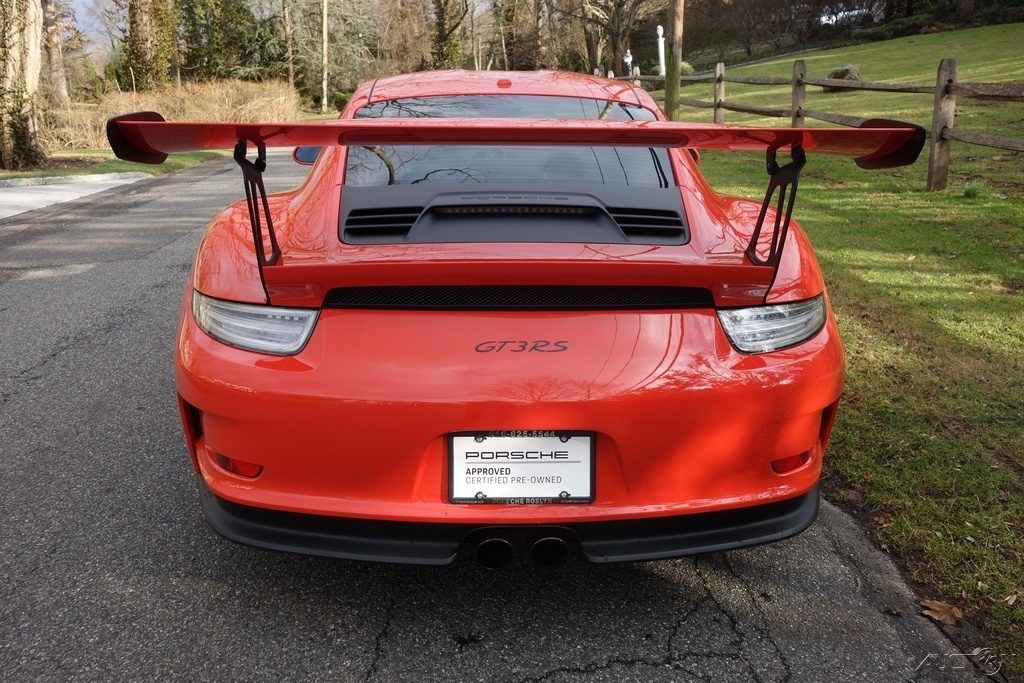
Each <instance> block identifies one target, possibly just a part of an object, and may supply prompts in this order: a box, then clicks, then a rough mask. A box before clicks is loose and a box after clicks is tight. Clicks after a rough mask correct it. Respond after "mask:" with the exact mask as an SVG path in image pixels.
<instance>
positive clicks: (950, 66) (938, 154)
mask: <svg viewBox="0 0 1024 683" xmlns="http://www.w3.org/2000/svg"><path fill="white" fill-rule="evenodd" d="M954 83H956V60H955V59H943V60H942V61H941V62H939V71H938V75H937V76H936V77H935V107H934V109H933V110H932V135H931V147H930V148H929V151H928V190H929V191H930V192H936V191H938V190H944V189H946V179H947V176H948V175H949V140H948V139H945V138H943V133H944V132H945V131H946V129H947V128H952V127H953V119H954V117H955V116H956V95H954V94H953V91H952V88H950V86H951V85H953V84H954Z"/></svg>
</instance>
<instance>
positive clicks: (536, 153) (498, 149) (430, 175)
mask: <svg viewBox="0 0 1024 683" xmlns="http://www.w3.org/2000/svg"><path fill="white" fill-rule="evenodd" d="M453 117H458V118H560V119H594V120H607V121H652V120H654V114H653V113H651V112H650V111H649V110H647V109H644V108H643V107H638V106H631V105H628V104H623V103H620V102H608V101H603V100H594V99H587V98H579V97H549V96H540V95H458V96H444V97H417V98H408V99H401V100H389V101H387V102H378V103H376V104H372V105H370V106H368V107H363V108H362V109H360V110H359V111H358V112H356V118H374V119H377V118H453ZM671 178H672V175H671V166H670V165H669V161H668V154H667V152H666V151H665V150H664V149H660V148H659V149H655V148H650V149H648V148H644V147H582V146H528V147H518V146H496V145H472V146H470V145H466V146H463V145H381V146H379V147H351V148H349V154H348V166H347V172H346V174H345V184H346V185H356V186H364V187H365V186H379V185H410V184H416V183H456V184H470V185H472V184H478V183H489V182H495V181H508V180H563V181H571V182H586V183H594V184H600V185H607V184H623V185H638V186H645V187H668V186H669V183H670V180H671Z"/></svg>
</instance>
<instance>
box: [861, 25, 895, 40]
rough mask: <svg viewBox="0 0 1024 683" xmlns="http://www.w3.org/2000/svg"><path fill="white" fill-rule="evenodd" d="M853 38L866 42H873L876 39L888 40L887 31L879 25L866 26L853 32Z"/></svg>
mask: <svg viewBox="0 0 1024 683" xmlns="http://www.w3.org/2000/svg"><path fill="white" fill-rule="evenodd" d="M853 37H854V38H857V39H858V40H864V41H868V42H874V41H876V40H889V32H888V31H886V30H885V28H883V27H881V26H879V27H876V28H866V29H864V30H861V31H857V32H856V33H854V34H853Z"/></svg>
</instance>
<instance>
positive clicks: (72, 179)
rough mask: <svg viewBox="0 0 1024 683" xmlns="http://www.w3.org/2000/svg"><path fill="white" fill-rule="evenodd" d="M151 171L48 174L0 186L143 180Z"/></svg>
mask: <svg viewBox="0 0 1024 683" xmlns="http://www.w3.org/2000/svg"><path fill="white" fill-rule="evenodd" d="M152 177H153V175H152V174H150V173H142V172H140V171H130V172H127V173H93V174H91V175H65V176H48V177H46V178H10V179H8V180H0V187H32V186H35V185H65V184H67V183H102V182H106V181H110V180H143V179H145V178H152Z"/></svg>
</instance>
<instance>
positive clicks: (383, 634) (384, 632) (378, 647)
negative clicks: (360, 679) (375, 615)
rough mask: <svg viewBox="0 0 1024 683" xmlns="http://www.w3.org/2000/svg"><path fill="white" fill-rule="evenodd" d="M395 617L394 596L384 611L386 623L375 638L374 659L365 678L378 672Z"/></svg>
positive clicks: (371, 676)
mask: <svg viewBox="0 0 1024 683" xmlns="http://www.w3.org/2000/svg"><path fill="white" fill-rule="evenodd" d="M394 617H395V598H394V597H393V596H392V598H391V601H390V602H389V603H388V606H387V609H386V610H385V611H384V624H383V625H382V626H381V627H380V630H379V631H378V632H377V636H376V638H375V639H374V645H373V659H372V660H370V668H368V669H367V670H366V676H365V678H364V680H367V681H369V680H370V679H372V678H373V677H374V676H375V675H376V674H377V670H378V668H379V667H380V662H381V660H382V659H384V642H385V641H386V640H387V637H388V634H389V633H390V632H391V621H392V619H394Z"/></svg>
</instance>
